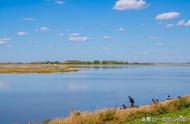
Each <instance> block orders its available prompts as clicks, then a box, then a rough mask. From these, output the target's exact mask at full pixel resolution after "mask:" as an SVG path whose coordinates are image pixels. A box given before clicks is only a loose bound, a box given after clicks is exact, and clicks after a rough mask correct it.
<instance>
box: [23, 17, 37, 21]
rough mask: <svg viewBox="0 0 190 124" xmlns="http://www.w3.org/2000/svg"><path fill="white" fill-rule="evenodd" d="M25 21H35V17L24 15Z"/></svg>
mask: <svg viewBox="0 0 190 124" xmlns="http://www.w3.org/2000/svg"><path fill="white" fill-rule="evenodd" d="M23 20H24V21H34V20H35V19H34V18H33V17H24V18H23Z"/></svg>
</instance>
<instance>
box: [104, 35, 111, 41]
mask: <svg viewBox="0 0 190 124" xmlns="http://www.w3.org/2000/svg"><path fill="white" fill-rule="evenodd" d="M103 38H104V39H105V40H109V39H111V36H108V35H105V36H104V37H103Z"/></svg>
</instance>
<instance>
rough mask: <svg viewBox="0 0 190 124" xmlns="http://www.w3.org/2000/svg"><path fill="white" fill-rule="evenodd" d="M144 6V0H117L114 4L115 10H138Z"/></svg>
mask: <svg viewBox="0 0 190 124" xmlns="http://www.w3.org/2000/svg"><path fill="white" fill-rule="evenodd" d="M145 6H146V1H145V0H117V2H116V3H115V5H114V8H113V9H115V10H132V9H135V10H139V9H143V8H145Z"/></svg>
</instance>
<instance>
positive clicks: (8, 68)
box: [0, 64, 79, 74]
mask: <svg viewBox="0 0 190 124" xmlns="http://www.w3.org/2000/svg"><path fill="white" fill-rule="evenodd" d="M73 71H79V70H78V69H75V68H73V67H70V66H65V65H55V64H52V65H50V64H48V65H45V64H4V65H2V64H1V65H0V73H1V74H25V73H59V72H73Z"/></svg>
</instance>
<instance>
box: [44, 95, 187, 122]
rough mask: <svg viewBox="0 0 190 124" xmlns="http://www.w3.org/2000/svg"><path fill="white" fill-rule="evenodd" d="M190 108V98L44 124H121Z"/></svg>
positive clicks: (78, 116)
mask: <svg viewBox="0 0 190 124" xmlns="http://www.w3.org/2000/svg"><path fill="white" fill-rule="evenodd" d="M188 107H190V96H185V97H182V98H181V99H173V100H169V101H165V102H160V103H157V104H153V105H146V106H142V107H139V108H128V109H123V110H120V109H106V110H100V111H97V112H73V113H72V114H71V115H70V116H69V117H67V118H64V119H55V120H51V121H47V122H45V124H123V123H126V122H128V121H131V120H135V119H138V118H141V117H145V116H153V115H160V114H164V113H169V112H175V111H177V110H181V109H183V108H188Z"/></svg>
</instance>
